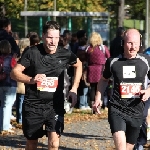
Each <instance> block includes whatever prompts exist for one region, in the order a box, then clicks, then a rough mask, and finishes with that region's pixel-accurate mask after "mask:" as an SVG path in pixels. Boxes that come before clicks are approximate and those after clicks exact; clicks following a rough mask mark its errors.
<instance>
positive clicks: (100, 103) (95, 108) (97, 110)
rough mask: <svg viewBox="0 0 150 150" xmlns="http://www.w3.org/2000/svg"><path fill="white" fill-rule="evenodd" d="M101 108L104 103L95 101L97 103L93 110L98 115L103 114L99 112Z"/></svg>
mask: <svg viewBox="0 0 150 150" xmlns="http://www.w3.org/2000/svg"><path fill="white" fill-rule="evenodd" d="M99 106H102V101H101V100H95V102H94V104H93V110H94V111H95V112H97V113H98V114H101V112H100V110H99Z"/></svg>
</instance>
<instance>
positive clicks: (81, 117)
mask: <svg viewBox="0 0 150 150" xmlns="http://www.w3.org/2000/svg"><path fill="white" fill-rule="evenodd" d="M107 113H108V112H107V111H105V110H102V111H101V114H92V113H91V111H88V110H85V111H81V110H79V109H74V110H73V112H72V113H71V114H65V117H64V123H65V124H69V123H72V122H77V121H91V120H99V119H104V118H107ZM11 124H12V126H13V127H15V128H14V129H13V130H14V133H10V132H7V131H2V132H1V133H0V135H2V136H6V135H14V134H16V130H17V129H22V125H21V124H17V122H16V121H14V120H11Z"/></svg>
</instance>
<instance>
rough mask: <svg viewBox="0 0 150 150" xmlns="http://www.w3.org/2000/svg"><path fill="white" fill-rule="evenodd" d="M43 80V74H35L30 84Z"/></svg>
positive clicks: (44, 76) (44, 77)
mask: <svg viewBox="0 0 150 150" xmlns="http://www.w3.org/2000/svg"><path fill="white" fill-rule="evenodd" d="M44 79H46V75H45V74H37V75H36V76H35V77H34V78H32V79H31V84H35V83H37V82H42V81H43V80H44Z"/></svg>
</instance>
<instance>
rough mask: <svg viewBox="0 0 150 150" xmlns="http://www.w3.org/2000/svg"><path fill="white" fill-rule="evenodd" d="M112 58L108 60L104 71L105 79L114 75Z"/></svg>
mask: <svg viewBox="0 0 150 150" xmlns="http://www.w3.org/2000/svg"><path fill="white" fill-rule="evenodd" d="M110 62H111V61H110V58H109V59H107V60H106V63H105V67H104V71H103V77H104V78H105V79H109V78H110V77H111V76H112V73H111V71H110Z"/></svg>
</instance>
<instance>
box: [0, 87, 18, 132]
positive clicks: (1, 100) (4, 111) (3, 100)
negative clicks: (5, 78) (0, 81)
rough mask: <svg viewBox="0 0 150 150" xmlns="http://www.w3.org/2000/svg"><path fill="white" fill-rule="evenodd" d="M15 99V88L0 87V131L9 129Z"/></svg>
mask: <svg viewBox="0 0 150 150" xmlns="http://www.w3.org/2000/svg"><path fill="white" fill-rule="evenodd" d="M15 99H16V87H0V131H3V130H8V129H9V125H10V119H11V115H12V106H13V104H14V101H15Z"/></svg>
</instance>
